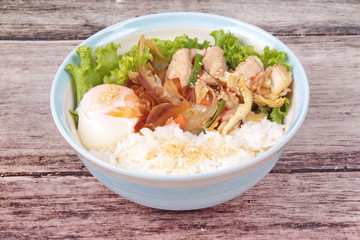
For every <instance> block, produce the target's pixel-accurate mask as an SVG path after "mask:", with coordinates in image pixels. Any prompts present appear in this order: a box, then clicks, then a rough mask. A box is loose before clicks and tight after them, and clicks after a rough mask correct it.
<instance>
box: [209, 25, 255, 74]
mask: <svg viewBox="0 0 360 240" xmlns="http://www.w3.org/2000/svg"><path fill="white" fill-rule="evenodd" d="M210 35H211V36H212V37H213V38H214V41H215V45H216V46H219V47H220V48H222V49H223V50H224V55H225V59H226V62H227V63H228V65H229V67H230V68H231V69H235V68H236V67H237V66H238V65H239V63H240V62H242V61H244V60H245V59H246V58H247V57H248V56H252V55H253V56H258V57H260V54H259V53H258V52H256V51H255V50H254V47H253V46H243V45H241V44H240V43H239V39H238V38H237V37H236V36H235V35H234V34H232V33H230V32H229V33H225V32H224V30H217V31H213V32H211V33H210Z"/></svg>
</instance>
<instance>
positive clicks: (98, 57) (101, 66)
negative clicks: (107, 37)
mask: <svg viewBox="0 0 360 240" xmlns="http://www.w3.org/2000/svg"><path fill="white" fill-rule="evenodd" d="M119 47H120V45H117V44H114V43H109V44H108V45H106V46H105V47H98V48H97V49H96V51H95V53H94V54H93V53H92V48H91V47H86V46H80V47H78V49H77V50H76V52H77V53H78V54H79V56H80V64H79V65H75V64H68V65H67V66H66V68H65V69H66V70H67V71H68V72H70V74H71V75H72V77H73V80H74V82H75V87H76V106H78V105H79V103H80V101H81V99H82V98H83V96H84V94H85V93H86V92H87V91H88V90H89V89H90V88H92V87H95V86H97V85H99V84H102V83H103V78H104V77H105V76H106V75H108V74H110V71H112V70H114V69H115V68H116V67H117V66H118V65H117V63H118V61H119V60H120V59H121V56H119V55H117V49H118V48H119Z"/></svg>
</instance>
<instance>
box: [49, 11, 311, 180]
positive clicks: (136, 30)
mask: <svg viewBox="0 0 360 240" xmlns="http://www.w3.org/2000/svg"><path fill="white" fill-rule="evenodd" d="M219 29H224V30H225V31H230V32H232V33H233V34H235V35H236V36H237V37H238V38H239V39H240V42H241V43H242V44H243V45H253V46H254V47H255V50H257V51H259V52H262V49H263V48H264V47H265V46H270V48H275V49H277V50H279V51H285V52H286V53H287V55H288V64H289V65H290V66H292V69H293V78H294V81H293V91H292V96H291V98H292V99H291V107H290V112H289V114H288V116H287V117H286V119H285V124H286V135H285V137H284V138H283V139H282V140H281V141H280V142H279V143H277V144H276V145H275V146H274V147H272V148H271V149H270V150H268V151H267V152H265V153H263V154H260V155H259V156H258V157H256V158H255V159H253V160H252V161H250V162H248V163H244V164H241V165H249V164H252V163H255V162H256V161H258V160H259V159H261V158H264V157H265V156H266V155H270V154H273V153H275V152H276V151H279V150H280V149H281V148H282V147H283V146H284V145H285V144H286V143H287V142H288V141H289V140H290V138H291V137H292V136H293V135H294V134H295V132H296V131H297V129H298V128H299V127H300V125H301V123H302V121H303V120H304V118H305V115H306V112H307V108H308V102H309V89H308V81H307V78H306V74H305V72H304V69H303V67H302V66H301V64H300V62H299V60H298V59H297V58H296V56H295V55H294V54H293V53H292V51H291V50H290V49H289V48H288V47H287V46H285V45H284V44H283V43H282V42H281V41H280V40H278V39H276V38H275V37H273V36H272V35H271V34H269V33H267V32H265V31H263V30H261V29H260V28H258V27H255V26H253V25H249V24H246V23H243V22H240V21H237V20H234V19H230V18H226V17H221V16H216V15H210V14H199V13H167V14H156V15H148V16H144V17H139V18H135V19H130V20H127V21H124V22H120V23H118V24H115V25H113V26H110V27H108V28H106V29H104V30H102V31H100V32H98V33H96V34H95V35H93V36H91V37H90V38H88V39H87V40H85V41H84V42H82V43H81V44H80V45H86V46H90V47H94V48H96V47H98V46H102V45H105V44H107V43H109V42H111V41H113V42H116V43H120V44H121V49H120V51H119V53H124V52H126V51H128V50H129V49H130V48H131V47H132V46H133V45H135V44H137V41H138V39H139V37H140V36H141V34H144V35H145V37H146V38H159V39H170V40H173V39H174V38H175V37H176V36H179V35H182V34H187V35H188V36H189V37H191V38H194V37H197V38H198V39H199V40H200V41H203V40H209V41H211V42H213V40H212V37H211V36H210V35H209V34H210V33H211V32H212V31H213V30H219ZM75 50H76V49H74V50H73V51H72V52H71V53H70V54H69V55H68V56H67V57H66V59H65V60H64V62H63V63H62V64H61V66H60V68H59V70H58V72H57V74H56V76H55V79H54V82H53V86H52V90H51V110H52V114H53V118H54V121H55V123H56V125H57V127H58V129H59V130H60V132H61V134H62V135H63V136H64V138H65V139H66V140H67V141H68V142H69V144H70V145H71V146H72V147H73V148H74V149H75V150H76V151H77V152H78V153H79V154H81V155H83V156H85V157H86V158H88V159H90V160H91V161H93V162H96V164H100V165H101V166H103V167H104V168H108V169H111V170H113V171H116V172H117V173H122V174H127V175H133V176H137V177H144V178H150V177H154V176H153V175H151V174H142V173H135V172H131V171H127V170H125V169H121V168H119V167H116V166H111V165H110V164H108V163H106V162H104V161H102V160H100V159H97V158H96V157H94V156H92V155H90V154H89V153H88V152H87V150H86V149H85V148H84V147H82V145H81V144H80V141H79V138H78V136H77V132H76V128H75V124H74V121H73V119H72V117H71V116H70V114H69V111H68V110H69V109H74V97H73V89H72V83H71V76H70V74H69V73H68V72H67V71H65V66H66V65H67V64H69V63H73V64H78V63H79V57H78V55H77V53H76V52H75ZM241 165H239V166H234V167H232V168H230V169H224V170H218V171H217V172H219V174H226V171H235V170H236V169H239V168H241V167H242V166H241ZM209 174H211V173H207V174H199V175H198V176H196V177H206V176H209ZM215 175H216V174H215ZM157 177H159V178H161V179H162V178H164V177H163V176H161V177H160V176H157ZM165 178H173V179H182V177H178V178H176V177H175V178H174V176H166V177H165ZM184 178H185V177H184ZM186 178H189V177H188V176H187V177H186Z"/></svg>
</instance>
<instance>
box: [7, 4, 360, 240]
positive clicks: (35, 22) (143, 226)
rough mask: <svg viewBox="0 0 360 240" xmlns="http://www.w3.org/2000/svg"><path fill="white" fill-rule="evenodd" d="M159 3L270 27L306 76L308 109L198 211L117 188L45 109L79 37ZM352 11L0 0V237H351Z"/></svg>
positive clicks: (358, 131) (355, 99) (358, 219)
mask: <svg viewBox="0 0 360 240" xmlns="http://www.w3.org/2000/svg"><path fill="white" fill-rule="evenodd" d="M169 11H181V12H186V11H193V12H204V13H213V14H219V15H224V16H228V17H232V18H236V19H239V20H241V21H245V22H248V23H250V24H254V25H257V26H259V27H261V28H263V29H264V30H266V31H269V32H271V33H272V34H274V35H276V36H278V37H279V38H280V39H281V40H282V41H283V42H284V43H285V44H287V45H288V46H289V47H290V48H291V49H292V50H293V51H294V53H295V54H296V55H297V56H298V57H299V59H300V61H301V62H302V64H303V66H304V68H305V70H306V72H307V75H308V78H309V82H310V90H311V101H310V108H309V112H308V115H307V118H306V120H305V122H304V124H303V126H302V127H301V128H300V130H299V131H298V133H297V134H296V135H295V137H294V138H293V139H292V140H291V141H290V143H289V144H288V147H287V149H286V151H285V153H284V154H283V156H282V158H281V159H280V160H279V162H278V163H277V164H276V166H275V167H274V169H273V170H272V171H271V173H270V174H268V175H267V177H266V178H265V179H264V180H262V181H261V182H260V183H258V184H257V185H256V186H255V187H254V188H252V189H251V190H250V191H248V192H246V193H245V194H243V195H242V196H239V197H237V198H235V199H233V200H231V201H229V202H227V203H224V204H221V205H218V206H215V207H212V208H207V209H203V210H198V211H187V212H174V211H161V210H156V209H150V208H146V207H142V206H139V205H137V204H134V203H132V202H129V201H127V200H125V199H123V198H121V197H119V196H117V195H115V194H114V193H113V192H111V191H110V190H108V189H106V188H105V187H104V186H103V185H102V184H100V183H99V182H98V181H96V180H95V179H94V178H93V177H92V176H91V175H90V173H89V172H88V171H87V170H86V169H85V168H84V166H83V165H82V163H81V162H80V161H79V160H78V157H77V155H76V153H75V151H74V150H73V149H72V148H71V147H70V146H69V145H68V144H67V142H66V141H65V140H64V139H63V138H62V136H61V135H60V133H59V132H58V130H57V129H56V127H55V124H54V123H53V119H52V117H51V113H50V104H49V95H50V87H51V83H52V80H53V77H54V76H55V73H56V71H57V68H58V67H59V66H60V64H61V62H62V61H63V59H64V58H65V57H66V55H67V54H68V53H69V52H70V51H71V50H72V49H74V48H75V47H76V46H77V45H78V44H79V43H80V42H81V41H80V40H82V39H85V38H87V37H89V36H90V35H92V34H93V33H95V32H97V31H99V30H101V29H103V28H105V27H107V26H109V25H111V24H114V23H117V22H119V21H122V20H125V19H129V18H133V17H137V16H141V15H146V14H153V13H160V12H169ZM359 12H360V2H359V1H358V0H350V1H345V0H334V1H326V0H313V1H309V2H303V1H291V0H285V1H279V0H277V1H270V0H262V1H260V0H253V1H243V0H241V1H236V0H229V1H221V0H205V1H190V0H184V1H173V0H167V1H160V0H151V1H141V0H133V1H129V0H117V1H114V0H106V1H100V0H89V1H72V0H54V1H41V0H31V1H22V0H2V1H0V52H1V57H0V67H1V71H0V216H1V217H0V239H198V240H200V239H360V224H359V223H360V189H359V184H360V161H359V159H360V149H359V145H360V121H359V117H360V108H359V107H358V105H359V102H360V95H359V91H360V81H359V79H360V71H359V66H360V52H359V49H360V36H359V35H360V24H359V22H360V21H359V20H360V19H359V14H358V13H359ZM32 40H35V41H32ZM60 40H61V41H60Z"/></svg>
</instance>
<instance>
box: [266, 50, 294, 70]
mask: <svg viewBox="0 0 360 240" xmlns="http://www.w3.org/2000/svg"><path fill="white" fill-rule="evenodd" d="M260 59H261V61H262V62H263V64H264V68H267V67H269V66H272V65H275V64H281V65H284V66H285V67H286V68H287V70H288V71H291V67H290V66H289V65H288V64H287V63H286V60H287V56H286V53H285V52H283V51H280V52H279V51H278V50H276V49H270V47H269V46H266V47H265V48H264V53H263V54H262V55H261V56H260Z"/></svg>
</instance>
